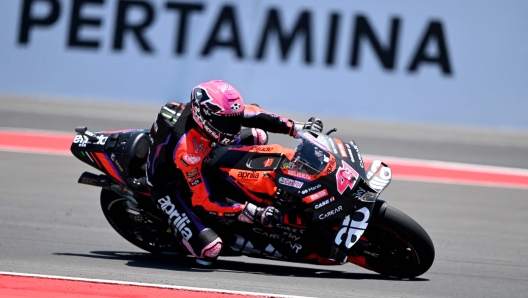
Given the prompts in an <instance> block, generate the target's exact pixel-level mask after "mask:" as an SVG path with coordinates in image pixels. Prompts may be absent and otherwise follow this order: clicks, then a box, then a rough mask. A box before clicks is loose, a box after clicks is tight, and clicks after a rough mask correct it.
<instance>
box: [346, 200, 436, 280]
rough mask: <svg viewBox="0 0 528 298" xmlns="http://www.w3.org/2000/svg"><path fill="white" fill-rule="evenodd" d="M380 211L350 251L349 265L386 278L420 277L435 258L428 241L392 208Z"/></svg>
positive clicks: (417, 227)
mask: <svg viewBox="0 0 528 298" xmlns="http://www.w3.org/2000/svg"><path fill="white" fill-rule="evenodd" d="M381 210H382V211H381V212H380V213H378V214H377V216H375V217H374V218H372V220H371V223H370V224H369V226H368V228H367V230H366V231H365V233H364V234H363V237H362V238H361V239H360V240H359V241H358V242H357V243H356V245H355V246H354V248H353V249H352V251H353V254H352V255H351V256H350V257H349V261H351V262H353V263H356V264H358V265H360V266H362V267H365V268H367V269H370V270H373V271H376V272H378V273H380V274H383V275H388V276H394V277H399V278H413V277H416V276H419V275H422V274H423V273H425V272H426V271H427V270H429V268H430V267H431V265H432V264H433V261H434V257H435V250H434V245H433V242H432V240H431V238H430V237H429V235H428V234H427V232H426V231H425V230H424V229H423V228H422V227H421V226H420V225H419V224H418V223H417V222H416V221H414V220H413V219H412V218H410V217H409V216H408V215H406V214H405V213H403V212H401V211H400V210H398V209H396V208H394V207H392V206H383V208H382V209H381ZM358 260H359V261H358Z"/></svg>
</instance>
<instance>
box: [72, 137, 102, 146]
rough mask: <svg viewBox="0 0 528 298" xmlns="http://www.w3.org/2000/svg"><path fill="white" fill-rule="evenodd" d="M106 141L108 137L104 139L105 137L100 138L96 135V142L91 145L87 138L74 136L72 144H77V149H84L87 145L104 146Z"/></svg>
mask: <svg viewBox="0 0 528 298" xmlns="http://www.w3.org/2000/svg"><path fill="white" fill-rule="evenodd" d="M107 139H108V137H105V136H102V135H98V136H97V142H95V143H92V142H90V141H88V137H86V136H83V135H76V136H75V138H74V139H73V143H74V144H79V147H86V145H87V144H93V145H104V144H105V143H106V140H107Z"/></svg>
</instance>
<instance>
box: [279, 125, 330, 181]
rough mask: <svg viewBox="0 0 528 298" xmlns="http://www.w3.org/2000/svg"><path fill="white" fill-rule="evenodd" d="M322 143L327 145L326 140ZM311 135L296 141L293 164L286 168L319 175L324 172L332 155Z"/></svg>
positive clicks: (304, 135)
mask: <svg viewBox="0 0 528 298" xmlns="http://www.w3.org/2000/svg"><path fill="white" fill-rule="evenodd" d="M321 141H323V142H325V143H326V140H324V139H322V140H321ZM321 141H319V140H318V139H316V138H315V137H314V136H312V135H311V134H310V133H305V134H303V135H301V137H300V138H299V139H298V140H295V142H294V144H293V148H294V149H295V155H294V157H293V159H292V161H291V162H289V163H288V164H285V165H284V167H285V168H287V169H290V170H294V171H298V172H303V173H307V174H310V175H314V176H316V175H318V174H319V173H321V171H323V170H324V169H325V167H326V165H327V163H328V161H329V160H330V154H329V153H328V152H327V151H326V149H325V148H326V146H325V145H324V144H323V143H322V142H321Z"/></svg>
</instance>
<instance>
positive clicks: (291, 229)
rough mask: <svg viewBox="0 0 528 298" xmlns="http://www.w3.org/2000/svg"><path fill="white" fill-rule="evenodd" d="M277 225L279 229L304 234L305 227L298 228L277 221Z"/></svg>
mask: <svg viewBox="0 0 528 298" xmlns="http://www.w3.org/2000/svg"><path fill="white" fill-rule="evenodd" d="M275 227H277V228H279V229H282V230H285V231H287V232H288V233H297V232H299V234H301V235H302V234H304V229H298V228H293V227H289V226H283V225H281V224H280V223H277V224H276V225H275Z"/></svg>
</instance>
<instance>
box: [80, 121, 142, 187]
mask: <svg viewBox="0 0 528 298" xmlns="http://www.w3.org/2000/svg"><path fill="white" fill-rule="evenodd" d="M76 132H77V133H78V134H77V135H76V136H75V138H74V140H73V142H72V145H71V147H70V150H71V152H72V154H73V155H74V156H75V157H77V158H78V159H80V160H81V161H83V162H85V163H86V164H88V165H90V166H92V167H94V168H96V169H98V170H100V171H101V172H103V173H105V174H106V175H107V176H108V178H109V179H111V180H112V181H115V182H116V183H118V184H121V185H123V186H127V187H129V188H132V189H134V190H137V191H139V192H140V193H143V194H145V195H148V190H147V189H146V188H145V187H144V183H143V181H142V179H144V176H145V175H144V172H145V163H146V160H147V154H148V148H149V131H148V130H143V129H139V130H138V129H134V130H123V131H103V132H96V133H93V132H90V131H88V130H87V129H86V127H78V128H76ZM81 179H82V180H81ZM81 179H80V180H79V182H80V183H85V182H88V183H86V184H93V183H90V182H94V180H93V179H94V178H93V177H92V178H88V177H84V178H82V177H81ZM90 179H91V180H90Z"/></svg>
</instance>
